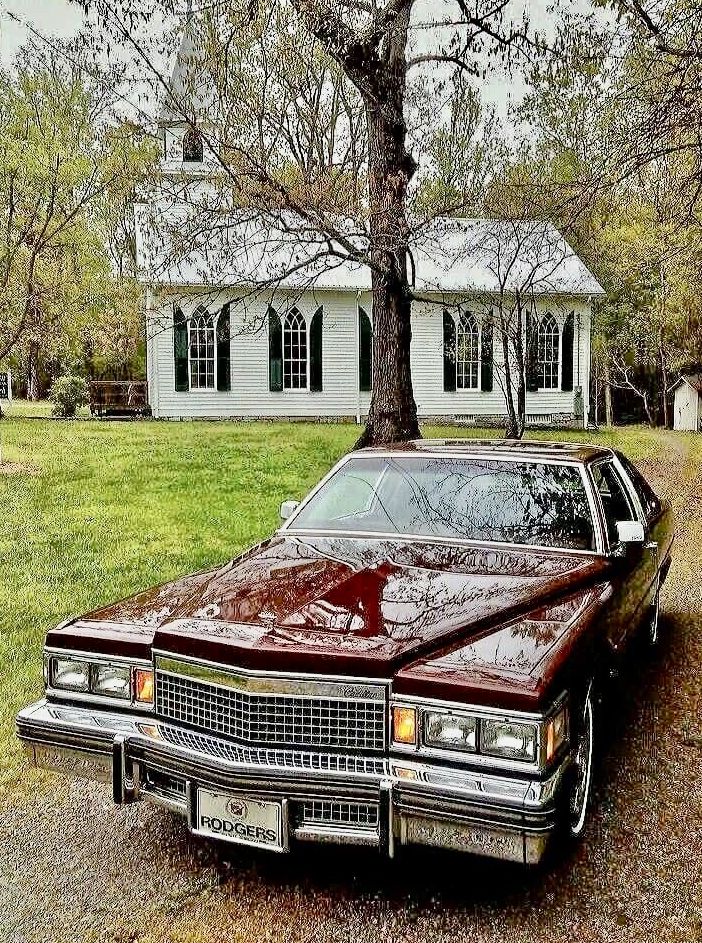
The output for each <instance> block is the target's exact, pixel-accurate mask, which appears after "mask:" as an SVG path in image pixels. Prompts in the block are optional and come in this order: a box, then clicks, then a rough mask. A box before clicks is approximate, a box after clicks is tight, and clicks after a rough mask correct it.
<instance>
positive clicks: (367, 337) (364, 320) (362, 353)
mask: <svg viewBox="0 0 702 943" xmlns="http://www.w3.org/2000/svg"><path fill="white" fill-rule="evenodd" d="M372 387H373V325H372V324H371V319H370V318H369V317H368V314H367V313H366V312H365V311H364V310H363V308H359V309H358V388H359V390H361V392H362V393H368V392H370V390H371V389H372Z"/></svg>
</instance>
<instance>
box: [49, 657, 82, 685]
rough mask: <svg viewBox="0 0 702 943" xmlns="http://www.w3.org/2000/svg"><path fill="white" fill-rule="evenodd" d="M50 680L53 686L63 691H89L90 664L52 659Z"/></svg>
mask: <svg viewBox="0 0 702 943" xmlns="http://www.w3.org/2000/svg"><path fill="white" fill-rule="evenodd" d="M49 678H50V679H51V684H52V686H53V687H55V688H60V689H61V690H62V691H88V690H89V689H90V663H89V662H87V661H76V660H74V659H73V658H52V659H51V667H50V670H49Z"/></svg>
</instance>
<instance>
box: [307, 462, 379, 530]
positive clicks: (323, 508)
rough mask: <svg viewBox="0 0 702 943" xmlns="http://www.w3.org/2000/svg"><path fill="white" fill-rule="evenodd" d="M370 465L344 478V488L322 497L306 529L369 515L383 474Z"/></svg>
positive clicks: (333, 489) (327, 490)
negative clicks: (320, 523)
mask: <svg viewBox="0 0 702 943" xmlns="http://www.w3.org/2000/svg"><path fill="white" fill-rule="evenodd" d="M374 464H375V463H373V465H370V463H369V468H368V469H367V470H366V469H363V468H361V469H357V470H355V471H354V473H353V474H346V475H345V476H344V478H343V481H344V487H343V488H339V487H336V488H333V487H332V488H328V489H326V493H325V494H324V495H323V496H321V497H320V500H319V502H318V504H317V505H316V507H315V513H314V514H313V515H311V516H310V517H309V519H308V520H306V521H305V526H306V527H314V526H315V524H316V523H318V522H319V521H328V520H332V521H338V520H343V519H344V518H347V517H355V516H356V515H360V514H367V513H368V512H369V511H370V510H371V508H372V505H373V499H374V498H375V496H376V489H377V487H378V483H379V480H380V479H381V478H382V472H379V471H378V469H377V468H375V467H373V466H374Z"/></svg>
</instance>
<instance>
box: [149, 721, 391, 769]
mask: <svg viewBox="0 0 702 943" xmlns="http://www.w3.org/2000/svg"><path fill="white" fill-rule="evenodd" d="M158 730H159V736H160V737H161V739H162V740H166V741H167V742H168V743H172V744H173V745H174V746H178V747H183V748H184V749H186V750H191V751H193V752H196V753H207V754H208V755H209V756H214V757H217V758H218V759H223V760H229V761H230V762H232V763H247V764H250V765H257V766H276V767H281V768H284V769H293V770H294V769H304V770H310V771H312V772H314V771H315V770H319V771H320V772H325V773H354V774H357V775H368V776H381V775H382V774H383V773H384V772H385V763H384V761H383V760H382V759H376V758H375V757H372V756H343V755H339V754H338V753H313V752H311V751H305V750H276V749H271V748H265V747H242V746H239V745H238V744H236V743H229V742H227V741H226V740H217V739H215V738H214V737H208V736H207V735H206V734H202V733H197V732H196V731H194V730H185V729H183V728H182V727H170V726H168V725H167V724H159V728H158Z"/></svg>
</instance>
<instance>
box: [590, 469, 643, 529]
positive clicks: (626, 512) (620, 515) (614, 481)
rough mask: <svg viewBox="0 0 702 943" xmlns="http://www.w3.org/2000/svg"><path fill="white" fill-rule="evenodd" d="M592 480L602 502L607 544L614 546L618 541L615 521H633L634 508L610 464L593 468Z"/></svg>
mask: <svg viewBox="0 0 702 943" xmlns="http://www.w3.org/2000/svg"><path fill="white" fill-rule="evenodd" d="M592 479H593V481H594V482H595V487H596V488H597V490H598V492H599V495H600V500H601V501H602V507H603V509H604V516H605V523H606V525H607V536H608V537H609V542H610V544H616V543H617V542H618V540H619V537H618V535H617V521H635V520H636V515H635V513H634V508H633V507H632V504H631V501H629V498H628V496H627V493H626V487H625V485H624V482H623V481H622V479H621V478H620V477H619V473H618V472H617V470H616V468H615V467H614V465H613V464H612V463H611V462H602V463H600V464H599V465H595V466H593V468H592Z"/></svg>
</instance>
